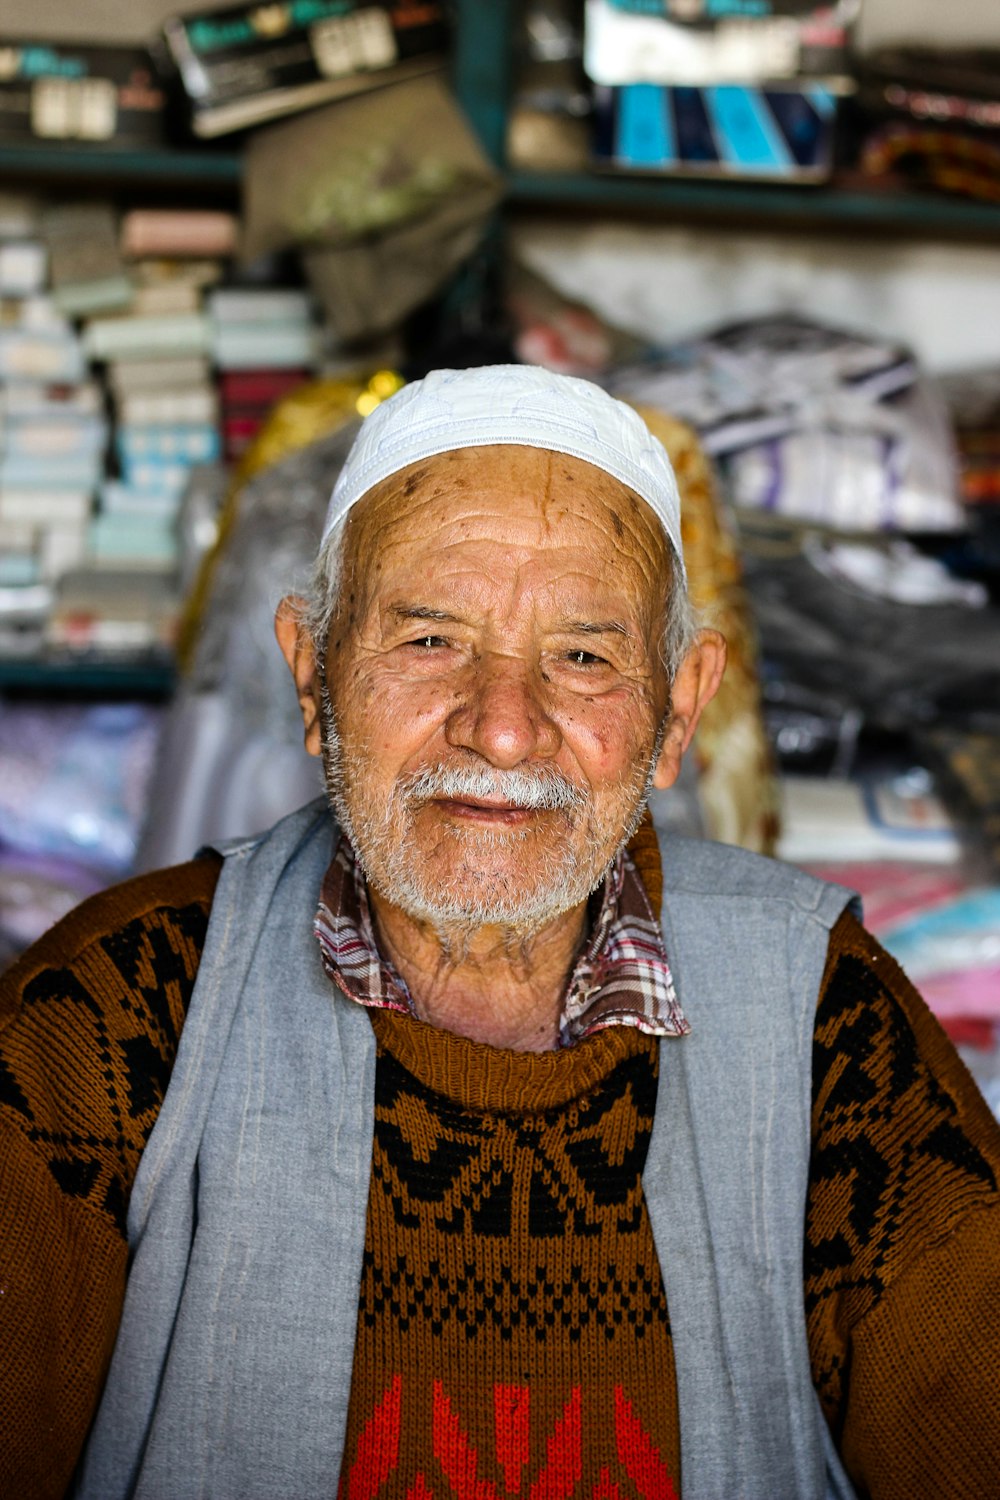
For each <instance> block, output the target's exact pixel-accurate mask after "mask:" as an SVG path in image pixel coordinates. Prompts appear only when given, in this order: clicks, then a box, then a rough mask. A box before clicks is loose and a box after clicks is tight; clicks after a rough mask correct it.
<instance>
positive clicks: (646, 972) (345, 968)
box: [314, 834, 691, 1047]
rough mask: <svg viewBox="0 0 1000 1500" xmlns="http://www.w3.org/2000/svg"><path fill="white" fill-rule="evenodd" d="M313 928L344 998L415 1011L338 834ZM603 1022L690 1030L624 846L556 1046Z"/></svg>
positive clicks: (658, 1030) (572, 985) (575, 975)
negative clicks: (380, 945)
mask: <svg viewBox="0 0 1000 1500" xmlns="http://www.w3.org/2000/svg"><path fill="white" fill-rule="evenodd" d="M314 927H315V932H316V936H317V938H318V939H319V945H320V950H321V952H322V955H323V967H324V968H325V969H326V972H327V974H328V975H329V976H330V978H331V979H332V980H333V981H334V983H335V984H336V985H337V986H338V987H339V988H340V989H341V990H343V992H344V994H345V995H346V996H347V997H348V999H350V1000H356V1001H357V1002H358V1004H359V1005H366V1006H375V1007H381V1008H383V1009H386V1010H398V1011H403V1012H404V1013H405V1014H408V1015H413V1014H414V1006H413V1001H412V999H411V998H410V993H409V990H408V989H407V987H406V984H405V982H404V981H403V979H402V978H401V976H400V975H399V974H398V973H397V972H396V970H395V969H394V968H393V966H392V965H391V964H390V963H389V962H388V960H387V959H385V958H383V956H382V954H381V953H380V952H379V949H378V944H377V942H376V940H375V929H374V926H373V924H372V917H371V908H370V907H369V905H368V889H367V886H366V884H365V878H364V875H363V874H362V871H361V867H360V865H359V864H358V861H357V859H356V857H355V854H354V850H353V848H352V847H351V844H350V842H349V841H348V839H347V838H346V837H345V836H344V835H343V834H342V835H341V837H340V842H339V843H338V845H337V850H336V853H335V854H334V857H333V860H332V861H331V863H330V866H329V869H328V870H327V872H326V876H325V877H324V880H323V890H322V893H321V897H320V904H319V910H318V911H317V913H316V919H315V924H314ZM605 1026H638V1027H639V1029H640V1030H641V1031H646V1032H649V1033H650V1034H651V1035H653V1036H686V1035H687V1033H688V1032H689V1031H690V1029H691V1028H690V1026H689V1025H688V1022H687V1019H686V1018H685V1016H684V1012H683V1011H682V1010H681V1007H680V1002H679V1001H678V999H677V994H676V992H675V990H674V982H673V979H672V977H671V974H670V965H669V963H668V962H667V954H666V949H665V948H664V946H663V938H662V936H661V934H660V924H659V923H658V922H657V920H656V917H655V915H654V913H653V910H652V907H651V906H650V904H649V897H648V896H647V895H646V888H645V886H644V885H643V883H642V880H641V879H640V876H639V872H638V871H637V870H636V867H635V865H634V864H633V863H632V860H631V859H630V858H629V855H628V853H627V852H626V851H625V850H623V851H622V852H621V853H620V854H619V855H618V858H617V859H616V860H615V863H614V865H613V866H612V868H611V871H610V873H609V874H608V876H607V879H606V880H605V882H604V886H603V889H602V892H601V905H600V910H599V911H598V913H597V917H596V919H595V921H594V923H593V927H592V929H591V932H590V935H589V937H588V939H587V943H586V946H585V947H584V949H583V952H582V953H581V954H580V957H579V958H578V959H577V961H576V965H575V967H574V969H573V972H572V974H571V975H570V980H569V986H568V988H567V990H566V998H565V1000H564V1002H563V1008H562V1014H561V1017H560V1023H559V1042H560V1045H561V1046H563V1047H569V1046H572V1044H573V1043H574V1042H578V1041H580V1040H581V1039H582V1038H583V1037H585V1036H590V1035H591V1034H592V1033H593V1032H595V1031H600V1030H601V1029H602V1028H603V1027H605Z"/></svg>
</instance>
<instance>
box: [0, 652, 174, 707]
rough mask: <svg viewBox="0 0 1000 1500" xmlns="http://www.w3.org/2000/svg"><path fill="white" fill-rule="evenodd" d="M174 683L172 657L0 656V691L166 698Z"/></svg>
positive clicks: (85, 696) (86, 696)
mask: <svg viewBox="0 0 1000 1500" xmlns="http://www.w3.org/2000/svg"><path fill="white" fill-rule="evenodd" d="M176 683H177V669H176V666H175V664H174V662H173V661H172V660H170V659H169V658H164V657H157V658H155V659H142V658H132V659H125V660H122V661H116V660H113V659H111V658H103V659H102V658H98V657H86V656H81V657H72V656H60V657H53V658H49V659H43V660H39V659H37V658H32V657H5V658H0V695H2V694H4V693H15V694H20V693H30V694H32V695H34V694H36V693H48V692H52V693H58V694H60V696H66V695H67V694H68V695H72V696H77V697H81V698H94V697H100V696H102V695H108V694H110V695H113V696H114V697H116V698H128V697H136V698H167V697H169V696H170V694H171V693H172V692H173V689H174V688H175V686H176Z"/></svg>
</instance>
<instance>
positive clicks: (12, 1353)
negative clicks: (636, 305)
mask: <svg viewBox="0 0 1000 1500" xmlns="http://www.w3.org/2000/svg"><path fill="white" fill-rule="evenodd" d="M277 634H278V639H279V642H280V645H281V648H282V650H283V651H284V654H285V656H286V658H287V660H288V663H289V666H290V667H291V671H292V675H293V677H294V680H295V685H296V690H297V693H298V699H299V703H300V706H301V710H302V716H303V721H304V725H305V738H306V745H307V748H308V749H309V750H310V751H312V753H313V754H315V755H317V756H321V757H322V761H323V767H324V771H325V776H326V784H327V789H328V799H327V800H326V801H323V802H322V803H321V804H318V805H314V806H312V807H309V808H306V809H304V810H303V811H302V812H300V813H297V814H294V815H293V816H292V817H291V818H289V819H286V820H285V821H284V822H283V823H281V824H279V825H278V826H277V827H276V828H275V829H273V830H272V831H271V832H270V833H268V834H266V835H263V836H261V837H258V838H253V839H249V840H247V841H245V842H242V843H239V844H236V845H233V846H230V847H228V848H226V849H225V850H223V851H221V853H222V855H223V856H224V857H223V858H221V859H220V857H219V855H218V854H215V855H212V854H208V855H206V856H204V857H202V858H201V859H199V860H196V861H194V862H193V863H192V864H190V865H187V866H183V867H181V868H179V869H176V870H173V871H166V872H161V873H159V874H157V875H153V876H146V877H142V878H140V879H138V880H135V881H132V882H130V883H129V884H127V885H125V886H123V887H119V888H118V889H117V890H113V891H111V892H107V893H105V894H104V895H102V896H99V897H96V898H94V899H93V900H92V901H90V902H89V903H87V904H86V905H85V906H84V907H82V908H80V910H79V911H77V912H76V913H74V914H72V915H71V916H70V917H69V918H68V919H67V920H66V921H65V922H63V923H62V924H60V926H59V927H57V928H56V929H55V930H54V931H53V932H52V933H51V934H49V935H48V936H47V937H46V938H45V939H44V940H43V941H42V942H41V943H40V944H39V945H37V947H36V948H35V949H34V950H32V952H30V953H29V954H27V955H26V956H25V957H24V958H23V959H22V960H21V962H20V963H19V965H18V966H17V967H16V969H15V970H13V971H12V972H11V974H10V975H9V977H8V981H7V988H6V991H5V995H4V1002H3V1005H4V1009H3V1012H2V1015H3V1024H4V1031H3V1034H2V1039H0V1042H2V1045H0V1107H2V1118H3V1130H4V1135H3V1142H4V1160H5V1163H6V1166H5V1173H6V1174H7V1178H8V1179H9V1184H10V1185H9V1187H8V1189H7V1191H6V1194H5V1198H4V1211H5V1214H6V1221H7V1225H8V1228H7V1231H6V1237H5V1239H4V1250H3V1267H2V1273H0V1289H2V1293H3V1296H2V1298H0V1317H2V1318H3V1321H4V1340H5V1354H4V1361H3V1373H2V1375H0V1381H2V1383H3V1387H2V1388H3V1410H4V1418H3V1422H4V1439H3V1441H4V1446H3V1450H2V1453H0V1464H2V1467H0V1483H2V1484H3V1485H4V1493H10V1494H11V1495H17V1496H19V1497H28V1496H34V1495H46V1496H48V1495H57V1494H61V1493H62V1492H63V1491H64V1489H65V1487H66V1485H67V1484H68V1482H69V1480H70V1475H71V1473H72V1471H73V1469H74V1466H77V1467H76V1479H75V1486H74V1491H73V1492H74V1493H76V1494H78V1495H81V1496H87V1497H95V1500H116V1497H123V1496H133V1495H134V1496H137V1497H144V1500H181V1497H195V1496H200V1497H211V1500H311V1497H318V1496H330V1495H333V1494H334V1493H335V1492H336V1493H339V1494H340V1495H341V1496H343V1497H345V1500H360V1497H372V1500H374V1497H379V1496H381V1497H388V1500H397V1497H399V1500H403V1497H406V1500H431V1497H433V1500H446V1497H458V1500H493V1497H498V1500H499V1497H502V1496H514V1495H517V1496H532V1497H538V1500H542V1497H546V1500H556V1497H560V1500H570V1497H581V1500H582V1497H586V1500H612V1497H622V1500H624V1497H642V1500H650V1497H658V1500H666V1497H678V1496H681V1495H683V1496H684V1500H733V1497H736V1496H745V1497H748V1500H797V1497H802V1500H813V1497H815V1500H822V1497H830V1496H840V1497H848V1496H851V1495H852V1494H857V1495H859V1496H861V1495H871V1496H874V1497H886V1500H895V1497H899V1500H902V1497H904V1496H906V1497H912V1496H916V1495H920V1496H930V1495H941V1496H944V1495H947V1496H950V1497H959V1496H968V1497H970V1500H971V1497H976V1500H982V1497H985V1496H987V1495H990V1494H997V1493H1000V1482H998V1479H997V1474H998V1466H997V1465H998V1455H1000V1392H998V1376H997V1356H998V1352H1000V1351H998V1347H997V1330H998V1327H1000V1278H998V1261H1000V1250H998V1229H1000V1196H998V1192H997V1172H998V1168H1000V1132H998V1130H997V1127H996V1124H995V1122H994V1121H993V1120H992V1118H991V1117H990V1115H989V1112H988V1111H987V1109H986V1107H985V1105H984V1104H983V1102H982V1100H981V1099H980V1097H979V1096H978V1094H977V1092H976V1090H975V1088H974V1086H973V1084H972V1083H971V1080H970V1079H969V1078H968V1075H967V1074H966V1073H965V1071H964V1069H963V1068H962V1065H961V1064H960V1062H959V1061H958V1059H957V1058H956V1056H955V1055H954V1053H953V1052H952V1051H951V1049H950V1048H949V1046H948V1044H947V1042H946V1041H945V1039H944V1038H943V1036H942V1035H941V1033H940V1031H939V1030H938V1028H937V1027H936V1024H935V1023H934V1021H933V1020H932V1018H931V1017H930V1015H929V1014H928V1013H927V1011H926V1009H925V1008H924V1007H923V1005H922V1003H921V1002H920V1000H919V998H918V997H917V996H916V995H915V994H914V992H913V990H912V988H911V987H910V986H909V985H908V983H907V982H906V980H905V978H904V977H903V976H902V974H901V973H900V972H899V970H898V969H897V968H896V967H895V966H894V965H893V963H892V961H891V960H890V959H889V958H888V957H887V956H886V955H885V954H884V953H883V952H882V951H881V950H880V949H879V948H878V946H877V945H876V944H875V942H874V941H873V940H872V939H871V938H870V937H869V936H868V935H867V934H866V933H865V931H864V929H863V928H862V927H861V926H860V925H859V923H858V921H857V918H856V917H855V915H853V914H852V911H851V909H850V898H849V893H847V892H845V891H841V890H839V889H837V888H834V887H831V886H828V885H824V884H822V883H820V882H817V881H815V880H813V879H811V878H809V877H807V876H805V875H803V874H801V873H800V872H797V871H794V870H792V869H789V868H785V867H782V866H779V865H777V864H774V863H771V862H769V861H766V860H761V859H758V858H756V857H754V856H751V855H746V854H743V853H741V852H740V851H737V850H733V849H728V848H724V847H722V846H712V845H707V844H698V843H691V842H685V841H682V840H671V841H669V842H667V843H666V844H665V845H664V847H662V848H660V847H658V844H657V840H656V837H655V835H654V833H653V831H652V827H651V824H650V822H649V820H648V817H645V818H644V807H645V801H646V797H647V794H648V792H649V790H650V788H651V787H652V786H656V787H660V788H666V787H669V786H670V785H671V784H672V782H673V781H674V780H675V778H676V776H677V774H678V770H679V766H680V762H681V756H682V754H683V752H684V750H685V748H686V747H687V745H688V744H689V742H690V740H691V736H692V734H693V732H694V729H695V726H696V724H697V722H698V716H699V714H700V712H701V710H702V708H703V707H704V705H705V703H706V702H707V701H708V700H709V698H710V697H711V695H712V694H713V692H714V691H715V689H716V687H717V685H718V681H719V678H720V676H721V673H722V669H723V664H724V657H725V647H724V643H723V641H722V640H721V638H720V637H719V636H718V635H717V634H715V633H714V632H712V631H711V630H700V631H698V630H695V629H694V627H693V625H692V622H691V619H690V613H689V610H688V606H687V602H686V584H685V576H684V566H683V562H682V558H681V547H680V529H679V514H678V501H677V491H676V486H675V484H674V480H673V476H672V474H671V471H670V468H669V464H668V463H667V460H666V456H665V454H664V453H663V450H662V449H661V448H660V447H659V445H658V444H657V443H656V442H655V441H654V440H653V439H652V438H651V437H650V435H649V433H648V432H647V431H646V429H645V428H644V426H643V424H642V423H641V422H640V420H639V419H638V417H637V416H636V415H635V414H634V413H633V412H632V411H630V410H629V409H628V408H626V407H624V406H622V405H620V404H619V403H618V402H616V401H614V400H612V399H611V398H610V397H608V396H606V395H605V394H604V393H603V392H601V391H599V390H598V389H596V388H595V387H592V386H588V385H586V384H585V383H583V382H580V381H575V380H571V379H567V378H565V377H555V376H551V375H549V374H547V373H545V372H542V371H534V370H526V369H521V368H516V367H510V368H508V367H501V368H497V369H486V370H480V371H472V372H464V373H458V372H451V371H438V372H436V373H434V374H432V375H430V376H428V377H427V379H426V380H424V381H423V382H420V383H417V384H415V385H412V386H409V387H407V388H405V389H404V390H403V391H402V392H401V393H399V394H398V395H397V396H395V397H394V398H393V399H392V400H390V401H389V402H387V403H386V404H385V405H384V406H382V407H381V408H380V409H379V410H378V411H377V412H376V413H375V414H374V415H373V416H372V417H370V418H369V419H368V421H367V422H366V424H365V425H364V427H363V429H362V432H361V435H360V437H359V439H358V441H357V442H356V444H355V447H354V449H353V450H352V452H351V455H350V457H349V458H348V461H347V464H346V466H345V468H344V470H343V472H342V474H341V476H340V479H339V481H338V483H337V487H336V489H335V491H334V495H333V499H332V502H331V507H330V513H329V518H328V525H327V533H326V536H325V539H324V543H323V546H322V549H321V551H320V555H319V559H318V563H317V566H316V573H315V581H314V590H313V595H312V597H311V598H310V599H307V600H303V599H289V600H286V601H284V603H283V604H282V606H281V607H280V608H279V611H278V617H277ZM331 809H332V815H331ZM182 1028H183V1030H182ZM168 1083H169V1087H168ZM95 1412H96V1415H95ZM92 1419H93V1423H92V1426H90V1424H91V1421H92ZM88 1426H90V1432H89V1438H87V1431H88ZM85 1438H86V1442H85ZM81 1451H82V1456H81ZM78 1459H79V1463H78ZM338 1486H339V1488H338Z"/></svg>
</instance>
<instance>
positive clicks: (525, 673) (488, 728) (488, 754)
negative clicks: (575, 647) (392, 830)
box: [445, 652, 562, 770]
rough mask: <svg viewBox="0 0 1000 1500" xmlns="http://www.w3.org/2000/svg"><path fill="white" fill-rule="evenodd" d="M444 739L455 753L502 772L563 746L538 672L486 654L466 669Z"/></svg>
mask: <svg viewBox="0 0 1000 1500" xmlns="http://www.w3.org/2000/svg"><path fill="white" fill-rule="evenodd" d="M445 737H446V738H447V741H448V743H449V745H452V746H453V747H454V748H456V749H463V750H474V751H475V752H476V753H477V754H478V755H481V756H482V757H483V759H484V760H488V761H489V762H490V764H491V765H494V766H497V767H499V768H501V769H503V770H509V769H511V768H512V767H514V766H517V765H520V764H521V762H522V761H525V760H530V759H531V758H532V757H535V758H537V757H539V756H543V757H549V756H552V755H555V753H556V752H557V750H558V749H559V747H560V745H561V744H562V735H561V733H560V731H559V728H558V726H557V725H556V723H555V721H554V720H553V719H552V718H551V716H550V714H549V712H548V710H547V707H546V704H545V701H544V684H543V683H542V681H541V679H540V677H539V675H538V673H537V671H536V670H534V669H533V668H531V667H530V666H529V665H528V664H527V663H526V662H523V661H519V660H518V659H517V658H516V657H507V656H501V655H499V654H498V653H495V652H489V653H485V654H484V655H483V656H481V657H480V658H479V660H478V661H477V662H476V664H475V666H474V667H473V668H472V669H471V671H470V677H469V681H468V684H467V686H466V688H465V691H464V692H463V694H462V699H461V702H460V703H459V704H458V706H457V707H456V708H455V709H453V710H452V712H451V714H450V715H449V717H448V721H447V724H446V726H445Z"/></svg>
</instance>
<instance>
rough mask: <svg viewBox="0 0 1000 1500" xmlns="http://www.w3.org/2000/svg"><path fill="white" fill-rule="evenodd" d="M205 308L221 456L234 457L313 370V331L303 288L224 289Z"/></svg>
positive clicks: (316, 341)
mask: <svg viewBox="0 0 1000 1500" xmlns="http://www.w3.org/2000/svg"><path fill="white" fill-rule="evenodd" d="M209 306H210V316H211V320H212V358H213V361H214V363H215V365H216V368H217V369H218V370H219V372H220V374H219V390H220V398H221V403H222V432H223V443H224V450H225V456H226V458H227V459H237V458H239V457H240V456H241V455H242V454H243V453H244V452H245V451H246V449H247V447H248V446H249V444H250V443H251V442H252V441H253V439H254V437H255V436H256V435H257V432H258V431H259V430H260V427H261V425H262V423H263V422H264V420H265V418H266V416H267V414H268V412H269V411H270V410H271V408H272V407H273V406H274V405H275V403H276V402H278V401H280V400H281V399H282V397H283V396H286V395H287V394H288V393H289V391H292V390H294V389H295V387H296V386H297V385H301V383H302V382H303V381H304V380H306V379H308V378H309V376H310V374H311V373H312V372H313V371H314V370H315V368H316V364H317V362H318V359H319V352H320V350H319V334H318V329H317V326H316V324H315V322H314V317H313V307H312V303H311V301H310V299H309V297H308V295H307V294H306V293H305V292H301V291H296V290H291V289H285V290H278V289H270V290H256V289H232V288H225V289H220V290H218V291H215V292H213V293H212V295H211V298H210V299H209Z"/></svg>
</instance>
